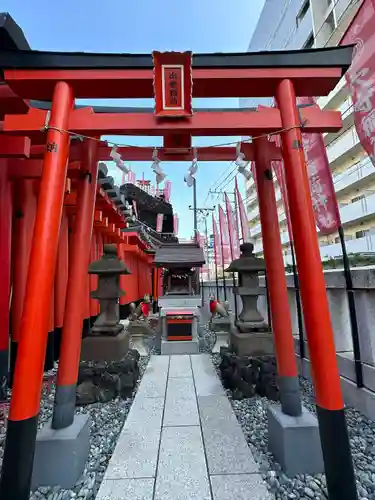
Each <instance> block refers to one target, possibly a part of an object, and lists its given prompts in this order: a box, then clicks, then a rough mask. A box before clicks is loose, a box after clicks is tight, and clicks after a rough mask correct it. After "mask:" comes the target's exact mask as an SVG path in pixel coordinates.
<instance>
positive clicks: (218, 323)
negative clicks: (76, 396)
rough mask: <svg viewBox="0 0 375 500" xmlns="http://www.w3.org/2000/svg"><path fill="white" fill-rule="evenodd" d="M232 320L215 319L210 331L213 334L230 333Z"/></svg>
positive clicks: (212, 321)
mask: <svg viewBox="0 0 375 500" xmlns="http://www.w3.org/2000/svg"><path fill="white" fill-rule="evenodd" d="M231 324H232V323H231V320H230V318H214V319H213V320H211V321H210V323H209V325H210V329H211V330H212V331H213V332H218V333H221V332H222V333H229V332H230V329H231Z"/></svg>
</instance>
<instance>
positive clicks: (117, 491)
mask: <svg viewBox="0 0 375 500" xmlns="http://www.w3.org/2000/svg"><path fill="white" fill-rule="evenodd" d="M154 482H155V480H154V479H105V480H104V481H103V483H102V485H101V487H100V490H99V492H98V494H97V496H96V500H129V499H131V500H153V498H152V497H153V493H154Z"/></svg>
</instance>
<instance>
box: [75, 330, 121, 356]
mask: <svg viewBox="0 0 375 500" xmlns="http://www.w3.org/2000/svg"><path fill="white" fill-rule="evenodd" d="M129 336H130V335H129V332H128V331H126V330H123V331H122V332H120V333H119V334H118V335H116V336H115V337H105V336H97V337H86V338H84V339H83V341H82V347H81V361H118V360H120V359H122V358H123V357H124V356H125V354H126V353H127V352H128V350H129Z"/></svg>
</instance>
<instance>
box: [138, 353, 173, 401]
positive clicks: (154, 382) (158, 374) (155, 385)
mask: <svg viewBox="0 0 375 500" xmlns="http://www.w3.org/2000/svg"><path fill="white" fill-rule="evenodd" d="M168 369H169V356H152V357H151V359H150V362H149V364H148V365H147V368H146V370H145V373H144V374H143V377H142V380H141V383H140V385H139V389H138V391H137V396H136V397H137V398H164V397H165V390H166V387H167V377H168Z"/></svg>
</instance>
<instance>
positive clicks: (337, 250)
mask: <svg viewBox="0 0 375 500" xmlns="http://www.w3.org/2000/svg"><path fill="white" fill-rule="evenodd" d="M345 244H346V251H347V252H348V253H367V252H375V235H373V234H372V235H366V236H364V237H363V238H357V239H353V240H346V241H345ZM341 255H342V248H341V243H335V244H333V245H324V246H321V247H320V256H321V258H322V260H327V259H330V258H333V257H340V256H341Z"/></svg>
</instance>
